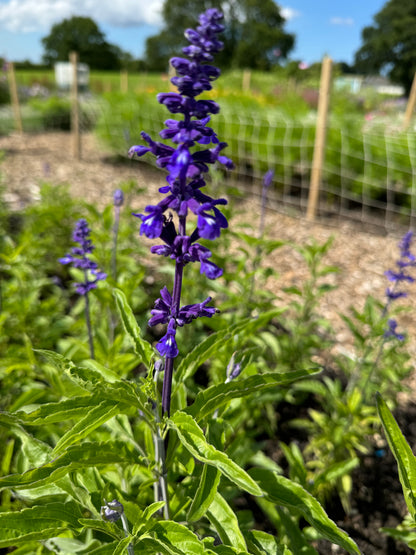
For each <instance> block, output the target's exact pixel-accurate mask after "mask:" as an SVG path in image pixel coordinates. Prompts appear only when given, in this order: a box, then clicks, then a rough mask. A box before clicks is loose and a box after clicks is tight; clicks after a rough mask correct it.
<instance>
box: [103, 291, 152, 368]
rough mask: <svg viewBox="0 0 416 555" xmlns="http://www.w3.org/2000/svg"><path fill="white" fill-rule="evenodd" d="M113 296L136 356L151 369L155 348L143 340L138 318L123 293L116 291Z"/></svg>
mask: <svg viewBox="0 0 416 555" xmlns="http://www.w3.org/2000/svg"><path fill="white" fill-rule="evenodd" d="M113 295H114V298H115V300H116V305H117V309H118V312H119V314H120V318H121V321H122V322H123V326H124V329H125V330H126V333H128V334H129V336H130V337H131V339H132V341H133V345H134V351H135V353H136V355H137V356H138V357H139V358H140V360H141V362H143V364H144V365H145V366H146V368H150V367H151V361H152V358H153V356H154V350H153V347H152V346H151V345H150V343H148V342H147V341H145V340H144V339H143V338H142V334H141V331H140V328H139V326H138V324H137V321H136V318H135V317H134V314H133V311H132V309H131V307H130V305H129V304H128V302H127V298H126V296H125V294H124V293H123V291H121V290H120V289H114V290H113Z"/></svg>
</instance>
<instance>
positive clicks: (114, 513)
mask: <svg viewBox="0 0 416 555" xmlns="http://www.w3.org/2000/svg"><path fill="white" fill-rule="evenodd" d="M100 513H101V517H102V518H103V519H104V520H108V521H109V522H117V520H120V518H121V516H122V514H123V513H124V507H123V505H122V504H121V503H120V502H119V501H117V500H116V499H114V500H113V501H109V502H108V503H106V504H105V505H104V506H102V507H101V511H100Z"/></svg>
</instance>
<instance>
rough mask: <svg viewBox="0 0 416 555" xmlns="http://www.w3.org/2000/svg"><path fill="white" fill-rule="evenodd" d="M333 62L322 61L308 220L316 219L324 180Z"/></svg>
mask: <svg viewBox="0 0 416 555" xmlns="http://www.w3.org/2000/svg"><path fill="white" fill-rule="evenodd" d="M331 73H332V60H331V58H329V57H328V56H325V58H324V59H323V61H322V69H321V82H320V86H319V101H318V117H317V120H316V134H315V145H314V149H313V161H312V171H311V184H310V189H309V197H308V208H307V211H306V218H307V219H308V220H310V221H312V220H314V219H315V216H316V207H317V203H318V197H319V188H320V185H321V178H322V167H323V164H324V159H325V142H326V130H327V123H328V113H329V99H330V92H331Z"/></svg>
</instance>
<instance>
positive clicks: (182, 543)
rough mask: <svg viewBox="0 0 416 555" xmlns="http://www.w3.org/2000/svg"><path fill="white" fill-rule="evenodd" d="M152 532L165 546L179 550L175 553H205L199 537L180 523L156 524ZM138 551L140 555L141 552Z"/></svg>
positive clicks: (187, 554)
mask: <svg viewBox="0 0 416 555" xmlns="http://www.w3.org/2000/svg"><path fill="white" fill-rule="evenodd" d="M151 531H152V533H154V534H155V535H156V537H157V538H158V539H159V540H160V541H162V542H163V543H164V544H165V545H167V546H171V547H173V548H175V549H177V550H178V551H173V553H186V555H202V554H203V553H205V546H204V544H203V542H202V541H201V540H200V539H199V538H198V536H197V535H196V534H194V533H193V532H191V530H189V528H187V527H186V526H184V525H182V524H179V523H178V522H174V521H172V520H165V521H160V522H156V523H155V525H154V526H153V527H152V530H151ZM137 551H138V553H140V550H137Z"/></svg>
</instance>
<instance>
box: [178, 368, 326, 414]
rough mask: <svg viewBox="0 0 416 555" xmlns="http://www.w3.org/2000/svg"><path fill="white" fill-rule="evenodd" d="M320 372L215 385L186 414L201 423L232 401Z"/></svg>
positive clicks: (256, 377) (296, 372)
mask: <svg viewBox="0 0 416 555" xmlns="http://www.w3.org/2000/svg"><path fill="white" fill-rule="evenodd" d="M320 371H321V369H320V368H311V369H308V370H306V369H305V370H293V371H292V372H282V373H279V372H273V373H270V374H256V375H254V376H249V377H248V378H243V379H238V380H232V381H231V382H229V383H222V384H218V385H213V386H211V387H208V388H207V389H204V390H202V391H200V392H199V393H198V395H197V396H196V398H195V401H194V402H193V403H192V405H191V406H190V407H187V408H186V409H185V411H184V412H186V413H187V414H190V415H192V416H193V417H194V418H195V419H197V420H198V422H200V421H202V420H203V419H204V418H206V417H207V416H209V415H210V414H212V413H213V412H214V411H216V410H218V409H220V408H221V407H223V406H224V405H226V404H227V403H229V402H230V400H231V399H237V398H241V397H247V396H248V395H252V394H254V393H259V392H262V391H266V390H267V389H273V388H278V387H279V386H281V385H286V384H288V383H291V382H292V381H294V380H298V379H301V378H305V377H306V376H311V375H313V374H317V373H319V372H320Z"/></svg>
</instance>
